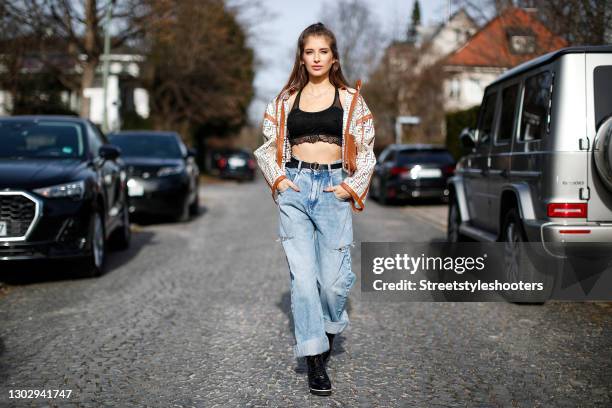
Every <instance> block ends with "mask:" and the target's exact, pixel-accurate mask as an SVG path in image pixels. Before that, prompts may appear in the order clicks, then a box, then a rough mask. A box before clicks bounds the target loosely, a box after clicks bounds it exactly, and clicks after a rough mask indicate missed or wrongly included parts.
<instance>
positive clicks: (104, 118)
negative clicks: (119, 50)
mask: <svg viewBox="0 0 612 408" xmlns="http://www.w3.org/2000/svg"><path fill="white" fill-rule="evenodd" d="M115 1H116V0H109V2H108V6H106V17H105V21H104V54H103V57H104V63H103V65H102V83H103V85H102V86H103V87H104V97H103V103H102V130H103V131H104V133H107V132H108V131H109V126H108V108H107V106H106V101H107V98H108V71H109V66H110V61H109V60H110V24H111V19H112V16H113V6H114V5H115Z"/></svg>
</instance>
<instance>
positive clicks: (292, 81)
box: [255, 23, 376, 395]
mask: <svg viewBox="0 0 612 408" xmlns="http://www.w3.org/2000/svg"><path fill="white" fill-rule="evenodd" d="M360 85H361V82H360V81H357V88H356V89H352V88H349V87H348V85H347V81H346V79H345V78H344V75H343V74H342V69H341V67H340V61H339V55H338V48H337V45H336V38H335V36H334V34H333V33H332V32H331V31H330V30H329V29H327V28H326V27H325V26H324V25H323V24H321V23H317V24H313V25H311V26H309V27H308V28H306V30H304V31H303V32H302V34H301V35H300V37H299V39H298V46H297V52H296V57H295V64H294V66H293V71H292V72H291V76H290V77H289V80H288V82H287V84H286V85H285V86H284V87H283V89H282V91H281V92H280V93H279V95H278V96H277V97H276V98H274V99H273V100H272V101H271V102H270V103H269V104H268V106H267V109H266V113H265V114H264V123H263V133H264V138H265V142H264V144H263V145H262V146H260V147H259V148H258V149H257V150H256V151H255V156H256V158H257V162H258V165H259V168H260V169H261V171H262V173H263V175H264V178H265V179H266V181H267V182H268V185H269V186H270V188H271V190H272V198H273V200H274V201H275V203H277V205H278V207H279V236H280V238H279V240H280V241H281V242H282V245H283V248H284V250H285V254H286V257H287V262H288V265H289V272H290V278H291V310H292V313H293V321H294V326H295V339H296V345H295V347H294V354H295V356H296V357H306V362H307V365H308V382H309V386H310V392H312V393H313V394H318V395H330V394H331V382H330V380H329V377H328V376H327V373H326V370H325V363H326V362H327V359H328V358H329V355H330V353H331V347H332V343H333V340H334V337H335V336H336V335H337V334H339V333H341V332H342V331H343V330H344V329H345V328H346V326H347V325H348V323H349V319H348V315H347V312H346V310H345V305H346V299H347V297H348V292H349V290H350V288H351V287H352V286H353V284H354V283H355V274H354V273H353V272H352V270H351V254H350V247H351V246H352V245H353V227H352V212H351V208H352V210H353V211H363V209H364V201H365V196H366V193H367V189H368V186H369V184H370V178H371V176H372V172H373V170H374V165H375V164H376V158H375V156H374V152H373V146H374V123H373V118H372V115H371V113H370V111H369V109H368V107H367V105H366V103H365V101H364V100H363V97H362V96H360V95H359V88H360ZM285 135H286V137H285Z"/></svg>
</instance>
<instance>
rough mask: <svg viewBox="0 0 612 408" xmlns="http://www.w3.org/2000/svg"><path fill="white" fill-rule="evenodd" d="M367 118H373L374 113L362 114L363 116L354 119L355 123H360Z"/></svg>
mask: <svg viewBox="0 0 612 408" xmlns="http://www.w3.org/2000/svg"><path fill="white" fill-rule="evenodd" d="M368 119H374V115H372V114H371V113H370V114H369V115H365V116H363V117H361V118H359V119H357V120H356V121H355V123H356V124H357V125H358V124H360V123H362V122H365V121H366V120H368Z"/></svg>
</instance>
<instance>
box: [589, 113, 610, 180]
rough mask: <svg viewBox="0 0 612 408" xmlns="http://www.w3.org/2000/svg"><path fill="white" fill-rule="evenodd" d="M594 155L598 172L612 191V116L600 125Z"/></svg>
mask: <svg viewBox="0 0 612 408" xmlns="http://www.w3.org/2000/svg"><path fill="white" fill-rule="evenodd" d="M593 155H594V156H595V166H596V167H597V173H599V176H600V177H601V180H602V181H603V183H604V184H605V185H606V187H607V188H608V190H611V191H612V117H610V118H608V120H606V121H605V122H604V123H603V124H602V125H601V126H600V127H599V130H598V131H597V135H596V136H595V143H594V145H593Z"/></svg>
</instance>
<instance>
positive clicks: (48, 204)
mask: <svg viewBox="0 0 612 408" xmlns="http://www.w3.org/2000/svg"><path fill="white" fill-rule="evenodd" d="M119 155H120V151H119V149H117V148H116V147H114V146H111V145H109V144H108V141H107V139H106V137H105V136H104V134H102V133H101V132H100V131H99V130H98V129H97V128H96V126H95V125H93V124H92V123H91V122H89V121H88V120H86V119H82V118H77V117H71V116H13V117H5V118H0V260H23V259H41V258H42V259H48V258H73V259H74V258H79V259H80V260H82V261H84V263H85V266H86V268H85V270H86V272H87V274H88V275H90V276H98V275H100V274H101V273H102V271H103V266H104V260H105V257H106V249H107V245H106V244H107V240H110V243H112V244H115V246H116V247H118V248H123V249H125V248H127V247H128V246H129V244H130V223H129V215H128V202H127V177H126V173H125V169H124V166H123V164H122V162H121V159H120V158H119Z"/></svg>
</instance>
